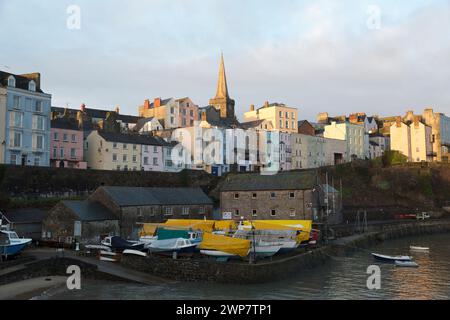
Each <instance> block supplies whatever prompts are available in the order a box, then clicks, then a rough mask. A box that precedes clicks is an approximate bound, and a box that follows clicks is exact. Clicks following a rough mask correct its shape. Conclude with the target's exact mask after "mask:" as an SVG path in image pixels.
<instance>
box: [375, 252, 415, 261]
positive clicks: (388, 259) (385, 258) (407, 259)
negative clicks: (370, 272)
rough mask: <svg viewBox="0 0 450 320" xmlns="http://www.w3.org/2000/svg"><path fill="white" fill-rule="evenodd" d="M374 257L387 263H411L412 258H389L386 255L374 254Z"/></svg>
mask: <svg viewBox="0 0 450 320" xmlns="http://www.w3.org/2000/svg"><path fill="white" fill-rule="evenodd" d="M372 256H373V257H374V258H375V259H377V260H381V261H386V262H395V261H411V260H412V258H411V257H410V256H388V255H384V254H378V253H372Z"/></svg>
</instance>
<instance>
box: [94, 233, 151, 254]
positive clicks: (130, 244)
mask: <svg viewBox="0 0 450 320" xmlns="http://www.w3.org/2000/svg"><path fill="white" fill-rule="evenodd" d="M101 244H102V245H104V246H107V247H110V248H111V249H112V250H116V251H123V250H126V249H132V250H143V249H144V243H142V242H135V241H127V240H125V239H122V238H121V237H118V236H112V237H106V238H105V239H103V240H102V241H101Z"/></svg>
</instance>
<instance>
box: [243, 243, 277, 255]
mask: <svg viewBox="0 0 450 320" xmlns="http://www.w3.org/2000/svg"><path fill="white" fill-rule="evenodd" d="M281 246H282V244H281V243H278V244H274V243H272V242H264V241H260V242H257V243H256V245H255V246H253V245H252V246H251V247H250V254H256V256H257V257H260V258H267V257H272V256H274V255H276V254H277V253H278V252H279V251H280V249H281Z"/></svg>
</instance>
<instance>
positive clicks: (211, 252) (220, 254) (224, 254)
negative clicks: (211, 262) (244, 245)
mask: <svg viewBox="0 0 450 320" xmlns="http://www.w3.org/2000/svg"><path fill="white" fill-rule="evenodd" d="M200 253H201V254H204V255H206V256H211V257H216V258H234V257H239V256H238V255H235V254H232V253H227V252H223V251H218V250H200Z"/></svg>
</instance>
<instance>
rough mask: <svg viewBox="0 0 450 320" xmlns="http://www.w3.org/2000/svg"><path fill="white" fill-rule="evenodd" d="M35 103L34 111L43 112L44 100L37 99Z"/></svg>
mask: <svg viewBox="0 0 450 320" xmlns="http://www.w3.org/2000/svg"><path fill="white" fill-rule="evenodd" d="M35 103H36V104H35V105H34V111H35V112H42V101H40V100H37V101H36V102H35Z"/></svg>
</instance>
